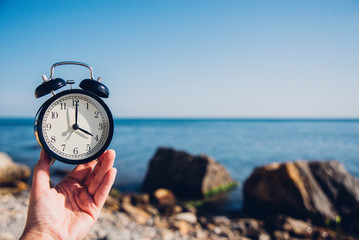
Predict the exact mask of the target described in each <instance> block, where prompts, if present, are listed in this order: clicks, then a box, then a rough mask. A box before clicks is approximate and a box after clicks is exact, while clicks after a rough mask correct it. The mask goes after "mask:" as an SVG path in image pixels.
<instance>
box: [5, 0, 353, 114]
mask: <svg viewBox="0 0 359 240" xmlns="http://www.w3.org/2000/svg"><path fill="white" fill-rule="evenodd" d="M64 60H76V61H81V62H86V63H88V64H90V65H91V66H92V67H93V69H94V74H95V76H96V77H97V76H101V77H102V79H103V83H104V84H106V85H107V86H108V87H109V89H110V99H108V100H107V102H108V105H109V106H110V108H111V109H112V112H113V114H114V115H115V116H116V117H339V118H340V117H359V1H324V0H318V1H312V0H298V1H295V0H294V1H280V0H278V1H277V0H276V1H267V0H266V1H252V0H251V1H249V0H248V1H226V0H225V1H223V0H218V1H208V0H196V1H193V0H191V1H174V0H173V1H172V0H171V1H168V0H156V1H152V0H146V1H74V0H73V1H10V0H8V1H0V74H1V88H0V110H1V113H0V116H3V117H6V116H25V117H33V116H34V115H35V113H36V111H37V109H38V108H39V107H40V106H41V104H42V103H43V102H44V101H45V100H46V99H47V98H48V97H43V98H40V99H35V97H34V90H35V88H36V87H37V86H38V85H39V84H41V82H42V80H41V75H42V74H46V75H49V72H50V67H51V65H52V64H53V63H55V62H58V61H64ZM55 76H56V77H62V78H65V79H75V80H78V81H80V80H81V79H84V78H87V77H88V76H89V74H88V71H87V70H86V69H85V68H83V69H82V68H79V67H59V68H56V71H55Z"/></svg>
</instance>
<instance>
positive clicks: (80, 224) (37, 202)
mask: <svg viewBox="0 0 359 240" xmlns="http://www.w3.org/2000/svg"><path fill="white" fill-rule="evenodd" d="M99 160H100V162H101V165H99V164H96V163H97V161H96V160H94V161H92V162H89V163H85V164H80V165H78V166H76V167H75V168H74V169H73V170H72V171H71V173H70V174H69V175H68V176H67V177H66V178H64V179H63V180H62V181H61V182H60V183H59V184H57V185H56V186H55V187H54V188H51V187H50V174H49V163H50V159H49V157H48V155H47V153H46V152H45V151H44V150H42V151H41V153H40V160H39V161H38V163H37V164H36V166H35V168H34V174H33V184H32V187H31V193H30V200H29V208H28V215H27V221H26V226H25V229H24V232H23V235H22V236H21V238H20V239H83V238H84V237H85V236H86V234H87V233H88V231H89V230H90V228H91V226H92V225H93V224H94V223H95V222H96V220H97V218H98V216H99V215H100V212H101V209H102V207H103V205H104V203H105V201H106V198H107V196H108V194H109V192H110V190H111V187H112V185H113V183H114V181H115V177H116V172H117V170H116V169H115V168H113V163H114V160H115V151H113V150H107V151H106V152H104V153H103V154H102V155H101V156H100V157H99Z"/></svg>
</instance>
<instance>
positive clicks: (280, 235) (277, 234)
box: [273, 230, 290, 240]
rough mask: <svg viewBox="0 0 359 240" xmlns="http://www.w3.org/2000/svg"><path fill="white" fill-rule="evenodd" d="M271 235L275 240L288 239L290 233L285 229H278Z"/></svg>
mask: <svg viewBox="0 0 359 240" xmlns="http://www.w3.org/2000/svg"><path fill="white" fill-rule="evenodd" d="M273 236H274V238H275V239H277V240H287V239H290V235H289V233H288V232H286V231H280V230H276V231H274V232H273Z"/></svg>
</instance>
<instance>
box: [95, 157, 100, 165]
mask: <svg viewBox="0 0 359 240" xmlns="http://www.w3.org/2000/svg"><path fill="white" fill-rule="evenodd" d="M96 162H97V164H98V165H99V166H101V162H100V160H99V159H98V158H96Z"/></svg>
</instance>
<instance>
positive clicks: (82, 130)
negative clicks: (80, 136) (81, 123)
mask: <svg viewBox="0 0 359 240" xmlns="http://www.w3.org/2000/svg"><path fill="white" fill-rule="evenodd" d="M78 130H80V131H81V132H83V133H86V134H87V135H90V136H93V135H92V134H91V133H89V132H88V131H86V130H84V129H82V128H78Z"/></svg>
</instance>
